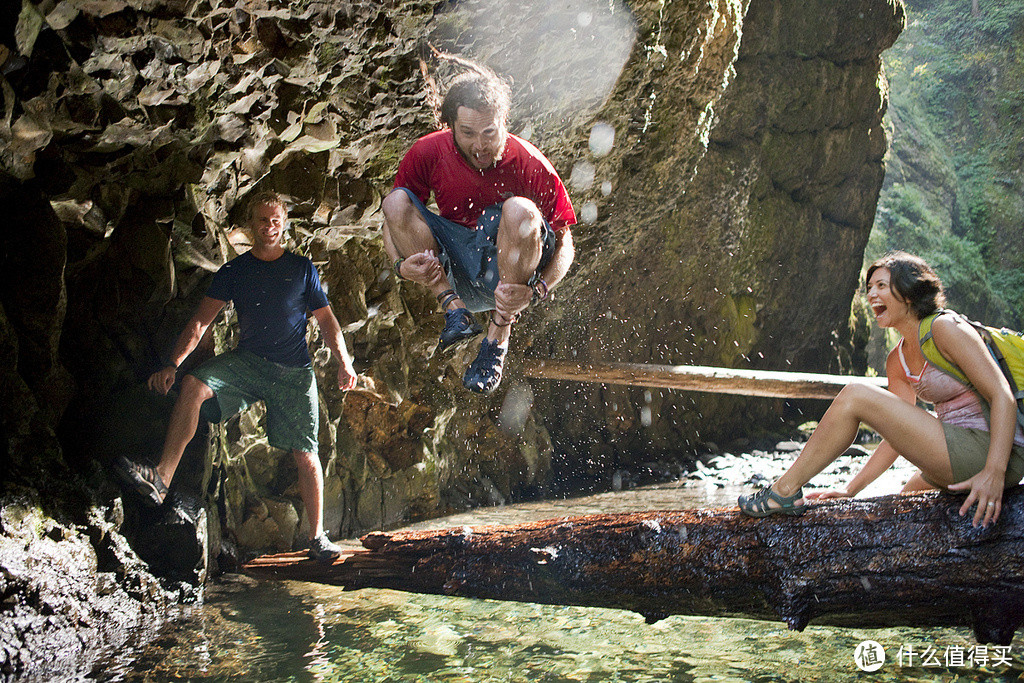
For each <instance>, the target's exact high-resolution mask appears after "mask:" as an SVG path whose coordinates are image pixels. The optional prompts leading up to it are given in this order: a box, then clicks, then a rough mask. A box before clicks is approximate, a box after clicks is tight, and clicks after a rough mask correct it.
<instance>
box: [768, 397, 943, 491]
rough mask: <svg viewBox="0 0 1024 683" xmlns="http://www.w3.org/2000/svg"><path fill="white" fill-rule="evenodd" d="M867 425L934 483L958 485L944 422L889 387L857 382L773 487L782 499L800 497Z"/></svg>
mask: <svg viewBox="0 0 1024 683" xmlns="http://www.w3.org/2000/svg"><path fill="white" fill-rule="evenodd" d="M861 422H864V423H865V424H867V425H869V426H870V427H871V428H872V429H874V430H875V431H876V432H878V433H879V434H881V436H882V438H884V439H885V440H886V441H888V442H889V444H890V445H891V446H892V447H893V448H895V449H896V451H897V452H898V453H900V454H901V455H902V456H903V457H905V458H906V459H907V460H909V461H910V462H912V463H913V464H914V465H916V466H917V467H918V468H920V469H921V470H922V471H923V472H925V473H927V474H928V476H929V478H931V479H932V480H934V481H937V482H940V483H948V484H952V483H953V470H952V469H951V468H950V465H949V452H948V451H947V450H946V436H945V433H944V432H943V431H942V423H941V422H939V420H938V418H936V417H935V416H933V415H930V414H929V413H927V412H926V411H924V410H922V409H920V408H918V407H917V406H913V405H911V404H909V403H907V402H905V401H903V400H901V399H900V398H899V397H898V396H896V395H895V394H892V393H890V392H888V391H886V390H884V389H880V388H878V387H873V386H870V385H866V384H851V385H848V386H846V387H845V388H844V389H843V390H842V391H841V392H839V396H837V397H836V400H835V401H833V402H832V405H831V406H829V409H828V411H826V412H825V416H824V417H823V418H822V419H821V421H820V422H819V423H818V427H817V429H815V430H814V433H813V434H811V438H810V439H808V440H807V445H806V446H804V449H803V451H802V452H801V453H800V456H799V457H798V458H797V459H796V462H794V463H793V465H792V466H791V467H790V468H789V469H788V470H787V471H786V473H785V474H783V475H782V476H781V477H779V480H778V481H776V482H775V484H773V485H772V489H773V490H774V491H775V492H776V493H778V494H779V495H781V496H791V495H793V494H794V493H796V491H797V489H799V488H800V487H801V486H803V485H804V484H806V483H807V482H808V481H810V480H811V478H813V477H814V476H815V475H817V474H818V473H819V472H821V471H822V470H823V469H825V467H827V466H828V465H829V464H830V463H832V461H834V460H835V459H836V458H838V457H839V456H840V455H841V454H842V453H843V451H845V450H846V449H847V448H849V446H850V444H852V443H853V441H854V439H855V438H856V436H857V430H858V429H860V423H861ZM799 502H802V501H798V503H799ZM773 507H774V506H773Z"/></svg>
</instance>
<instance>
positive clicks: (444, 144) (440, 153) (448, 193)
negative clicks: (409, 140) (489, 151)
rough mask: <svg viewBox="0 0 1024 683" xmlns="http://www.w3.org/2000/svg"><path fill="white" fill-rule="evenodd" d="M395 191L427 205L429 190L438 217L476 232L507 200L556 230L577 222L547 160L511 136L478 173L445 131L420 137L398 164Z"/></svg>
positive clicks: (524, 142)
mask: <svg viewBox="0 0 1024 683" xmlns="http://www.w3.org/2000/svg"><path fill="white" fill-rule="evenodd" d="M395 187H404V188H407V189H409V190H412V191H413V193H415V194H416V196H417V197H419V198H420V200H421V201H422V202H423V203H424V204H426V203H427V201H428V200H429V198H430V193H431V191H433V193H434V200H435V201H436V202H437V208H438V209H439V211H440V213H441V216H442V217H444V218H447V219H448V220H450V221H454V222H455V223H459V224H461V225H465V226H466V227H467V228H476V221H477V218H479V217H480V214H481V212H483V210H484V209H486V208H487V207H489V206H493V205H495V204H498V203H499V202H503V201H505V200H506V199H508V198H509V197H513V196H515V197H526V198H527V199H530V200H532V201H533V203H534V204H536V205H537V208H539V209H540V211H541V213H542V214H543V215H544V218H546V219H547V221H548V223H550V224H551V227H552V228H554V229H555V230H556V231H560V230H564V229H565V228H566V227H567V226H569V225H573V224H574V223H575V222H576V214H575V212H573V210H572V202H570V201H569V193H568V192H566V191H565V186H564V185H563V184H562V181H561V179H560V178H559V177H558V173H556V172H555V169H554V167H553V166H552V165H551V162H550V161H548V160H547V159H546V158H545V157H544V155H543V154H541V153H540V151H539V150H538V149H537V148H536V147H534V146H533V145H531V144H530V143H529V142H527V141H526V140H523V139H522V138H518V137H516V136H515V135H512V134H511V133H510V134H509V136H508V141H507V142H506V143H505V152H504V153H503V154H502V156H501V161H499V162H498V163H497V164H496V165H495V166H492V167H491V168H488V169H485V170H482V171H481V170H477V169H475V168H473V167H472V166H470V165H469V162H467V161H466V160H465V159H464V158H463V157H462V155H461V154H459V151H458V149H456V147H455V136H454V135H453V134H452V131H451V130H450V129H444V130H439V131H436V132H434V133H430V134H428V135H424V136H423V137H421V138H420V139H419V140H417V141H416V142H415V143H414V144H413V146H412V148H411V149H409V151H408V152H407V153H406V155H405V158H403V159H402V163H400V164H399V165H398V173H397V174H396V175H395Z"/></svg>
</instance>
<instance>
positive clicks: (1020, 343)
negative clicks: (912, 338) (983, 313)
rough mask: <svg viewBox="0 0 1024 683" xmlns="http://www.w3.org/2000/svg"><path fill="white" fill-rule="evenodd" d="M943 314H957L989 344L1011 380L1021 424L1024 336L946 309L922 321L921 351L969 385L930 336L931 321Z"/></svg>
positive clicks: (1023, 409)
mask: <svg viewBox="0 0 1024 683" xmlns="http://www.w3.org/2000/svg"><path fill="white" fill-rule="evenodd" d="M944 313H949V314H952V315H955V316H957V317H958V318H960V319H961V320H963V321H964V322H966V323H967V324H969V325H970V326H971V327H973V328H974V329H975V330H977V331H978V334H980V335H981V338H982V340H983V341H984V342H985V346H987V347H988V351H989V353H991V354H992V357H993V358H994V359H995V361H996V363H997V364H998V365H999V369H1000V370H1002V371H1003V376H1005V377H1006V380H1007V381H1008V382H1009V383H1010V391H1012V392H1013V397H1014V399H1016V401H1017V422H1019V423H1020V424H1021V426H1022V427H1024V391H1022V390H1021V387H1024V335H1022V334H1021V333H1020V332H1014V331H1013V330H1010V329H1007V328H1005V327H1003V328H999V329H997V328H995V327H989V326H987V325H982V324H981V323H978V322H974V321H973V320H968V319H967V318H965V317H964V316H962V315H960V314H959V313H955V312H954V311H949V310H939V311H937V312H935V313H932V314H931V315H929V316H927V317H925V318H924V319H923V320H921V326H920V327H919V328H918V337H919V339H920V341H921V352H922V353H924V357H925V358H926V359H927V360H928V362H929V363H931V364H932V365H934V366H935V367H937V368H938V369H940V370H942V371H943V372H945V373H946V374H947V375H949V376H951V377H954V378H955V379H958V380H959V381H961V382H963V383H964V384H966V385H968V386H970V384H971V383H970V381H969V380H968V379H967V377H966V376H965V375H964V373H963V372H962V371H961V370H960V368H958V367H957V366H956V364H954V363H953V362H952V361H949V360H947V359H946V358H945V357H944V356H943V355H942V353H940V352H939V349H938V347H937V346H935V340H934V339H933V338H932V322H933V321H934V320H935V318H937V317H939V316H940V315H943V314H944Z"/></svg>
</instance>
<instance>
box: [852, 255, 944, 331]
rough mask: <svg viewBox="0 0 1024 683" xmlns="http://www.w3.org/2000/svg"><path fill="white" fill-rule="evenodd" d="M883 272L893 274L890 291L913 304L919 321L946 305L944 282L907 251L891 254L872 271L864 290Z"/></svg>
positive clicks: (876, 262)
mask: <svg viewBox="0 0 1024 683" xmlns="http://www.w3.org/2000/svg"><path fill="white" fill-rule="evenodd" d="M879 268H885V269H887V270H888V271H889V287H890V289H892V291H893V292H894V293H895V294H896V298H897V299H899V300H900V301H902V302H904V303H906V304H909V305H910V310H912V311H913V312H914V315H916V316H917V317H918V318H924V317H926V316H929V315H931V314H932V313H934V312H935V311H937V310H939V309H940V308H943V307H944V306H945V305H946V294H945V292H944V291H943V289H942V280H940V279H939V276H938V275H936V274H935V271H934V270H933V269H932V267H931V266H929V265H928V263H927V262H926V261H925V260H924V259H923V258H921V257H920V256H914V255H913V254H908V253H907V252H905V251H890V252H889V253H888V254H886V255H885V256H883V257H882V258H880V259H878V260H877V261H875V262H874V263H872V264H871V266H870V267H869V268H868V273H867V275H866V276H865V277H864V286H865V287H866V286H867V284H868V283H869V282H870V281H871V275H872V274H873V273H874V272H875V271H876V270H878V269H879Z"/></svg>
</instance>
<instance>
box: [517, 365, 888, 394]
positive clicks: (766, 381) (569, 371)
mask: <svg viewBox="0 0 1024 683" xmlns="http://www.w3.org/2000/svg"><path fill="white" fill-rule="evenodd" d="M523 374H525V375H526V376H527V377H534V378H537V379H557V380H571V381H575V382H601V383H605V384H625V385H628V386H636V387H656V388H660V389H684V390H687V391H708V392H712V393H719V394H738V395H740V396H767V397H772V398H823V399H832V398H835V397H836V394H838V393H839V391H840V390H841V389H842V388H843V387H845V386H846V385H847V384H871V385H873V386H879V387H883V388H884V387H886V386H888V381H887V380H886V378H885V377H859V376H854V375H823V374H818V373H812V372H777V371H774V370H743V369H738V368H713V367H705V366H700V365H645V364H641V363H599V362H594V363H575V362H571V361H562V360H543V361H530V360H528V361H526V362H525V364H524V367H523Z"/></svg>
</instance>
